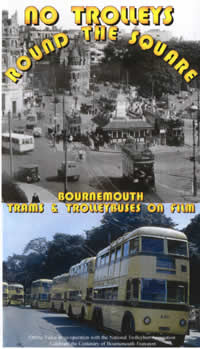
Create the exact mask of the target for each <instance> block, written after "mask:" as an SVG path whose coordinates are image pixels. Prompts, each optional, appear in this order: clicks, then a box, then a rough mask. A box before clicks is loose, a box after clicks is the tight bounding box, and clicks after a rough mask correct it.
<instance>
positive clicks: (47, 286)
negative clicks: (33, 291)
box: [42, 282, 51, 291]
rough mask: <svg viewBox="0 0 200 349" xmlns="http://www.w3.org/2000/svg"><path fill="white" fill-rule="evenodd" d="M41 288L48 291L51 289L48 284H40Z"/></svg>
mask: <svg viewBox="0 0 200 349" xmlns="http://www.w3.org/2000/svg"><path fill="white" fill-rule="evenodd" d="M42 287H44V289H45V290H46V291H48V290H49V289H50V288H51V284H49V283H48V282H42Z"/></svg>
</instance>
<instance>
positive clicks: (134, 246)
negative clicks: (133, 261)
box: [130, 238, 139, 255]
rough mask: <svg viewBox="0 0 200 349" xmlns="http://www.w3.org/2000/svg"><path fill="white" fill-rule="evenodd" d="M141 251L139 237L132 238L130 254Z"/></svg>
mask: <svg viewBox="0 0 200 349" xmlns="http://www.w3.org/2000/svg"><path fill="white" fill-rule="evenodd" d="M138 251H139V238H136V239H133V240H130V255H133V254H135V253H136V252H138Z"/></svg>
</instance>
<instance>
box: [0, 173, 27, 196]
mask: <svg viewBox="0 0 200 349" xmlns="http://www.w3.org/2000/svg"><path fill="white" fill-rule="evenodd" d="M2 201H3V202H28V198H27V196H26V194H25V193H24V192H23V191H22V190H21V189H20V188H19V186H18V185H17V184H16V183H15V182H14V180H13V179H12V178H11V177H9V176H8V174H7V173H5V172H4V173H3V174H2Z"/></svg>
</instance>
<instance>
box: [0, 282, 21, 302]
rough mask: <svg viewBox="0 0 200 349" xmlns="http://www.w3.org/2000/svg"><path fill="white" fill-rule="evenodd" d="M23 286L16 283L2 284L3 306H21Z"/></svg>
mask: <svg viewBox="0 0 200 349" xmlns="http://www.w3.org/2000/svg"><path fill="white" fill-rule="evenodd" d="M23 304H24V286H23V285H21V284H18V283H12V284H8V283H7V282H3V305H23Z"/></svg>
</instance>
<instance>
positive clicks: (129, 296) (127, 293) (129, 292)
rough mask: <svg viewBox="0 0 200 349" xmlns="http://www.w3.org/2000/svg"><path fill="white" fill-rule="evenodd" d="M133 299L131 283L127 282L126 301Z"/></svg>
mask: <svg viewBox="0 0 200 349" xmlns="http://www.w3.org/2000/svg"><path fill="white" fill-rule="evenodd" d="M130 298H131V282H130V280H127V283H126V299H127V300H129V299H130Z"/></svg>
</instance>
